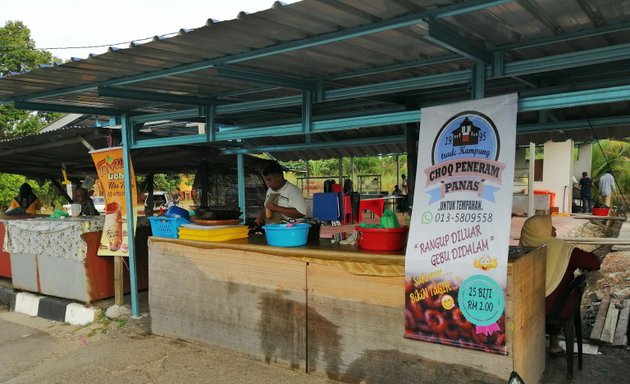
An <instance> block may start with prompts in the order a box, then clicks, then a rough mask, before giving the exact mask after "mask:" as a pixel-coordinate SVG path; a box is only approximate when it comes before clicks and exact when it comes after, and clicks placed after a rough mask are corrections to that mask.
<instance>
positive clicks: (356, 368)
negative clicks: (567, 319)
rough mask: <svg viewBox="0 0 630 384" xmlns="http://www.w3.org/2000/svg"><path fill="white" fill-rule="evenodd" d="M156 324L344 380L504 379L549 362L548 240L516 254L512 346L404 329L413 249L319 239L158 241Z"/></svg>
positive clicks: (531, 375)
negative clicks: (282, 243) (360, 247)
mask: <svg viewBox="0 0 630 384" xmlns="http://www.w3.org/2000/svg"><path fill="white" fill-rule="evenodd" d="M149 293H150V294H149V305H150V311H151V318H152V331H153V332H154V333H156V334H161V335H165V336H170V337H177V338H182V339H185V340H190V341H197V342H203V343H208V344H213V345H221V346H224V347H227V348H230V349H233V350H237V351H240V352H244V353H247V354H249V355H251V356H254V357H258V358H260V359H261V360H264V361H266V362H268V363H273V364H278V365H282V366H287V367H290V368H293V369H299V370H303V371H305V372H309V373H315V374H321V375H324V376H327V377H329V378H331V379H335V380H339V381H342V382H353V383H355V382H356V383H359V382H368V383H392V382H398V383H412V382H413V383H417V382H431V383H453V382H462V379H463V378H464V377H465V378H466V380H465V381H466V382H479V383H493V382H496V383H504V382H506V381H507V378H508V377H509V375H510V373H511V372H512V370H516V371H517V372H519V374H521V376H523V378H524V380H525V382H528V383H529V382H532V383H533V382H538V381H539V380H540V378H541V377H542V372H543V369H544V356H545V354H544V340H545V339H544V250H536V251H533V252H530V253H527V254H524V255H521V256H519V257H515V258H513V259H511V261H510V263H509V266H508V292H507V301H506V311H507V316H506V326H507V328H508V330H507V347H508V355H507V356H503V355H496V354H489V353H484V352H477V351H471V350H465V349H460V348H455V347H449V346H443V345H437V344H430V343H425V342H420V341H415V340H409V339H405V338H403V332H404V309H403V307H404V256H403V254H402V252H401V253H399V254H367V253H363V252H358V251H357V250H356V249H355V248H354V247H352V246H339V245H337V244H330V243H329V242H328V241H325V240H322V241H321V242H320V243H319V244H315V245H309V246H308V247H299V248H277V247H269V246H266V245H264V244H263V243H262V242H254V243H252V242H250V241H249V240H238V241H229V242H224V243H207V242H195V241H184V240H174V239H162V238H155V237H152V238H150V240H149Z"/></svg>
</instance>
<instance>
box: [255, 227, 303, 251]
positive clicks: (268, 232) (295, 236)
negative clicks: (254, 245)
mask: <svg viewBox="0 0 630 384" xmlns="http://www.w3.org/2000/svg"><path fill="white" fill-rule="evenodd" d="M310 226H311V225H310V224H305V223H298V224H267V225H263V228H264V229H265V236H266V237H267V244H269V245H273V246H274V247H299V246H301V245H304V244H306V241H307V240H308V229H309V227H310Z"/></svg>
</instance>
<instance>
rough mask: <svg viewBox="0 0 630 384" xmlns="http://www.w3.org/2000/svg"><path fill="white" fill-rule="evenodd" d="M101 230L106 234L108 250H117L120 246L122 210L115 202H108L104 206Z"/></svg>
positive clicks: (121, 240)
mask: <svg viewBox="0 0 630 384" xmlns="http://www.w3.org/2000/svg"><path fill="white" fill-rule="evenodd" d="M103 232H105V233H106V234H107V239H108V241H109V250H110V251H118V250H119V249H120V248H121V247H122V242H123V235H122V232H123V231H122V212H121V209H120V206H119V205H118V203H117V202H115V201H114V202H112V203H108V204H107V205H106V207H105V224H103Z"/></svg>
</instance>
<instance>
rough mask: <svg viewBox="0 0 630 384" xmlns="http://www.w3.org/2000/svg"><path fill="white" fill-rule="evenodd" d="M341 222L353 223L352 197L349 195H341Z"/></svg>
mask: <svg viewBox="0 0 630 384" xmlns="http://www.w3.org/2000/svg"><path fill="white" fill-rule="evenodd" d="M342 221H343V223H344V224H354V220H352V199H351V197H350V195H344V196H343V220H342Z"/></svg>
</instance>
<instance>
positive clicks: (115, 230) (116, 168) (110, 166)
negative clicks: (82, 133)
mask: <svg viewBox="0 0 630 384" xmlns="http://www.w3.org/2000/svg"><path fill="white" fill-rule="evenodd" d="M90 154H91V155H92V160H93V161H94V165H95V166H96V173H97V174H98V178H99V180H100V182H101V185H102V186H103V196H104V197H105V223H104V224H103V235H102V237H101V244H100V246H99V249H98V255H99V256H129V253H128V245H127V217H128V215H127V212H128V209H127V203H126V200H125V168H124V165H123V151H122V147H112V148H106V149H100V150H96V151H91V152H90ZM129 169H130V170H131V189H132V191H131V199H132V201H137V197H136V194H137V192H136V178H135V175H134V172H133V167H132V166H131V164H130V167H129ZM131 211H132V212H133V214H132V218H133V220H134V228H135V227H136V226H135V223H136V222H137V213H136V212H135V210H134V209H133V207H131Z"/></svg>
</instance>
